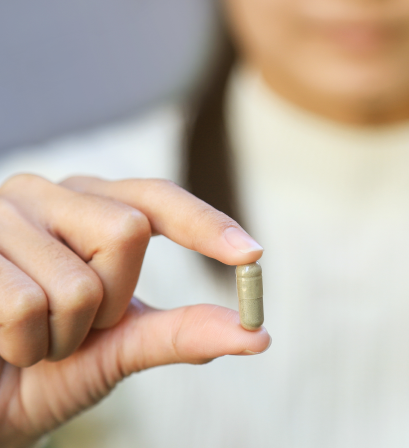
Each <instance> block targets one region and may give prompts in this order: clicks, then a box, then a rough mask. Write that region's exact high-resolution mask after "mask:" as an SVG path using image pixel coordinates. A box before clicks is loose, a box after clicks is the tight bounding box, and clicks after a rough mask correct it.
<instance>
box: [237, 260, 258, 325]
mask: <svg viewBox="0 0 409 448" xmlns="http://www.w3.org/2000/svg"><path fill="white" fill-rule="evenodd" d="M236 281H237V295H238V296H239V313H240V323H241V326H242V327H243V328H245V329H246V330H250V331H254V330H258V329H259V328H260V327H261V325H263V322H264V310H263V276H262V270H261V266H260V264H259V263H258V262H256V263H251V264H245V265H242V266H237V267H236Z"/></svg>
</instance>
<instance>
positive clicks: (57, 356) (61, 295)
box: [0, 175, 270, 448]
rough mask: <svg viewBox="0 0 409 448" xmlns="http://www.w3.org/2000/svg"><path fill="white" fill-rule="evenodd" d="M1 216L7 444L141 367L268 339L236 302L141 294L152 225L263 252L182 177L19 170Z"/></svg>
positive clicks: (0, 394)
mask: <svg viewBox="0 0 409 448" xmlns="http://www.w3.org/2000/svg"><path fill="white" fill-rule="evenodd" d="M0 217H1V219H0V234H1V235H2V238H1V241H0V356H1V358H0V446H1V447H3V448H20V447H27V446H30V445H31V443H33V442H35V441H36V440H37V439H38V438H39V437H40V436H41V435H43V434H45V433H48V432H49V431H51V430H52V429H54V428H56V427H57V426H59V425H60V424H62V423H64V422H65V421H67V420H68V419H70V418H71V417H72V416H74V415H76V414H77V413H79V412H81V411H82V410H84V409H86V408H88V407H90V406H92V405H93V404H95V403H97V402H98V401H99V400H101V399H102V398H103V397H104V396H105V395H107V394H108V393H109V392H110V390H111V389H112V388H113V387H114V386H115V384H116V383H117V382H119V381H121V380H122V379H123V378H124V377H126V376H128V375H130V374H131V373H133V372H139V371H141V370H143V369H148V368H150V367H154V366H158V365H164V364H171V363H179V362H186V363H191V364H201V363H205V362H208V361H210V360H212V359H214V358H217V357H219V356H224V355H227V354H231V355H247V354H255V353H260V352H262V351H264V350H266V349H267V348H268V345H269V343H270V337H269V335H268V333H267V331H266V330H265V329H261V330H260V331H257V332H248V331H245V330H244V329H243V328H241V326H240V322H239V316H238V313H237V312H235V311H232V310H229V309H226V308H222V307H217V306H211V305H198V306H191V307H183V308H179V309H174V310H170V311H161V310H155V309H152V308H150V307H148V306H146V305H144V304H143V303H142V302H141V301H139V300H137V299H135V298H134V299H132V294H133V291H134V289H135V286H136V283H137V281H138V276H139V271H140V268H141V265H142V261H143V257H144V254H145V250H146V248H147V245H148V242H149V239H150V238H151V236H152V235H156V234H162V235H165V236H167V237H168V238H170V239H172V240H173V241H175V242H176V243H178V244H180V245H182V246H184V247H187V248H189V249H192V250H196V251H198V252H201V253H203V254H205V255H208V256H210V257H213V258H216V259H218V260H220V261H221V262H223V263H227V264H231V265H235V264H245V263H250V262H253V261H255V260H257V259H258V258H260V256H261V255H262V250H260V248H257V249H256V250H253V251H250V252H247V253H243V252H242V251H240V250H237V248H235V247H233V246H232V245H231V244H230V243H229V241H230V242H231V241H232V240H231V231H232V229H236V232H235V238H234V242H235V243H236V245H237V243H239V246H240V247H239V249H243V247H245V246H246V245H247V246H248V243H249V241H250V242H251V241H252V240H251V238H250V237H249V236H248V235H247V234H246V233H245V232H244V231H243V230H242V229H241V228H240V227H239V226H238V224H237V223H235V222H234V221H232V220H231V219H230V218H228V217H227V216H226V215H224V214H223V213H220V212H218V211H217V210H215V209H213V208H212V207H210V206H209V205H207V204H205V203H204V202H203V201H200V200H199V199H197V198H195V197H194V196H192V195H191V194H189V193H187V192H186V191H184V190H182V189H181V188H180V187H178V186H176V185H175V184H173V183H171V182H168V181H163V180H124V181H120V182H106V181H103V180H100V179H95V178H71V179H68V180H67V181H65V182H64V183H63V185H54V184H52V183H50V182H48V181H46V180H44V179H42V178H40V177H37V176H33V175H19V176H15V177H13V178H11V179H9V180H8V181H7V182H6V183H5V184H4V185H3V186H2V187H1V188H0ZM226 231H227V233H226ZM229 232H230V233H229ZM229 235H230V236H229ZM240 238H242V239H240ZM131 299H132V300H131ZM85 372H86V373H85Z"/></svg>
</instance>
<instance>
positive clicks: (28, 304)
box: [6, 285, 48, 325]
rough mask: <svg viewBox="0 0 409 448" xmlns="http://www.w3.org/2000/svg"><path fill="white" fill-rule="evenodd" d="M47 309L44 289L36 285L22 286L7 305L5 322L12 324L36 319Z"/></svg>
mask: <svg viewBox="0 0 409 448" xmlns="http://www.w3.org/2000/svg"><path fill="white" fill-rule="evenodd" d="M47 311H48V301H47V297H46V295H45V293H44V291H43V290H42V289H41V288H40V287H39V286H38V287H37V286H35V285H33V286H30V287H25V288H22V289H21V290H20V291H18V293H17V294H16V295H15V297H13V300H12V301H11V302H10V303H9V304H8V306H7V313H6V314H7V316H6V322H8V323H9V324H13V325H18V324H21V323H27V322H30V321H33V320H36V319H38V318H39V317H41V316H42V315H44V314H45V313H47Z"/></svg>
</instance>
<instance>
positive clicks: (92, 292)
mask: <svg viewBox="0 0 409 448" xmlns="http://www.w3.org/2000/svg"><path fill="white" fill-rule="evenodd" d="M103 295H104V292H103V286H102V283H101V281H100V280H99V279H98V278H97V277H96V275H89V274H85V273H82V274H80V275H76V276H75V277H74V279H71V280H70V282H69V286H68V287H66V288H65V294H64V296H65V297H64V298H63V301H64V303H66V304H67V306H68V308H69V309H70V310H71V312H73V313H77V312H81V311H85V310H89V309H96V308H98V307H99V305H100V304H101V302H102V298H103Z"/></svg>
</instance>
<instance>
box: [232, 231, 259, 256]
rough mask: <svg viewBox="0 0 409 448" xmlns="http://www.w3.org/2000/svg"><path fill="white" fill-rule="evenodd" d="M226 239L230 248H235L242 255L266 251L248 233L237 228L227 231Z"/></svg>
mask: <svg viewBox="0 0 409 448" xmlns="http://www.w3.org/2000/svg"><path fill="white" fill-rule="evenodd" d="M224 237H225V238H226V241H227V242H228V243H229V244H230V246H233V247H234V248H235V249H236V250H238V251H239V252H241V253H242V254H248V253H249V252H256V251H259V250H264V249H263V248H262V247H261V246H260V244H258V243H257V241H255V240H253V238H252V237H251V236H250V235H249V234H248V233H246V232H245V231H244V230H241V229H237V228H236V227H229V228H228V229H226V230H225V231H224Z"/></svg>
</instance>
